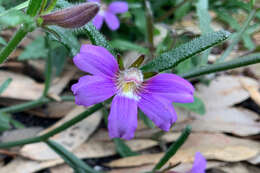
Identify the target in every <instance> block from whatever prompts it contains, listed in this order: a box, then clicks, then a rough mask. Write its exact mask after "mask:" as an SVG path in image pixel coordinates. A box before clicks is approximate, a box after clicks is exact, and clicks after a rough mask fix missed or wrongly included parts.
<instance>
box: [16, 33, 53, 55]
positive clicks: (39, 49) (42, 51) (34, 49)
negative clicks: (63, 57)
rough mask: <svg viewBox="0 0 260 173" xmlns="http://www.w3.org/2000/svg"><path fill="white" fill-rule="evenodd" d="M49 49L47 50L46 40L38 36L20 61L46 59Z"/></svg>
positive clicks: (28, 46)
mask: <svg viewBox="0 0 260 173" xmlns="http://www.w3.org/2000/svg"><path fill="white" fill-rule="evenodd" d="M48 52H49V51H48V49H47V48H46V44H45V38H44V37H43V36H38V37H36V38H35V40H34V41H32V42H31V43H30V44H28V45H27V46H26V48H25V50H24V51H23V52H22V53H21V55H20V56H19V57H18V60H28V59H38V58H46V57H47V56H48Z"/></svg>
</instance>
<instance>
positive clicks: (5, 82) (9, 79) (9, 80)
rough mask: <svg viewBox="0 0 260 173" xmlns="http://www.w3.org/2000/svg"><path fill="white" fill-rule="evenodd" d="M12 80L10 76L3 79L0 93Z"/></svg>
mask: <svg viewBox="0 0 260 173" xmlns="http://www.w3.org/2000/svg"><path fill="white" fill-rule="evenodd" d="M11 82H12V79H11V78H8V79H7V80H6V81H4V83H3V84H1V86H0V94H2V93H3V92H4V91H5V90H6V88H7V87H8V85H9V84H10V83H11Z"/></svg>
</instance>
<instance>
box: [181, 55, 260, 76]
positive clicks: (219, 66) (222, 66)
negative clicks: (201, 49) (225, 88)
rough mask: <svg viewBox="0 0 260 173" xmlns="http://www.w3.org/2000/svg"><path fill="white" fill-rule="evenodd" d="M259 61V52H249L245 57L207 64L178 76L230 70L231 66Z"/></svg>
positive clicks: (236, 66)
mask: <svg viewBox="0 0 260 173" xmlns="http://www.w3.org/2000/svg"><path fill="white" fill-rule="evenodd" d="M256 63H260V53H255V54H251V55H248V56H245V57H239V58H237V59H234V60H231V61H228V62H223V63H216V64H213V65H208V66H205V67H200V68H197V69H195V70H192V71H190V72H188V73H184V74H181V75H180V76H182V77H184V78H192V77H197V76H201V75H205V74H209V73H215V72H219V71H224V70H230V69H233V68H238V67H242V66H247V65H250V64H256Z"/></svg>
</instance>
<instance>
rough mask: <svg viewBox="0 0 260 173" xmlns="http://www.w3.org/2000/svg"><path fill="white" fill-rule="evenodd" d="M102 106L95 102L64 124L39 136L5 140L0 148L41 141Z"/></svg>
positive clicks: (0, 144)
mask: <svg viewBox="0 0 260 173" xmlns="http://www.w3.org/2000/svg"><path fill="white" fill-rule="evenodd" d="M102 107H103V106H102V104H101V103H100V104H96V105H94V106H92V107H91V108H89V109H87V110H86V111H84V112H83V113H81V114H79V115H78V116H76V117H74V118H72V119H71V120H69V121H67V122H65V123H64V124H62V125H60V126H59V127H57V128H55V129H53V130H51V131H49V132H48V133H45V134H43V135H41V136H37V137H33V138H27V139H23V140H19V141H13V142H6V143H0V148H1V149H2V148H11V147H15V146H20V145H25V144H31V143H36V142H42V141H46V140H48V139H49V138H50V137H52V136H54V135H56V134H57V133H60V132H62V131H64V130H66V129H67V128H69V127H71V126H73V125H74V124H76V123H78V122H80V121H81V120H83V119H85V118H86V117H88V116H90V115H91V114H93V113H94V112H96V111H98V110H99V109H101V108H102Z"/></svg>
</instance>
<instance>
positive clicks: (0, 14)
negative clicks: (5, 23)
mask: <svg viewBox="0 0 260 173" xmlns="http://www.w3.org/2000/svg"><path fill="white" fill-rule="evenodd" d="M28 5H29V0H27V1H25V2H23V3H21V4H19V5H17V6H15V7H13V8H10V9H8V10H5V11H4V10H3V11H2V9H1V8H0V12H1V13H0V17H1V16H3V15H5V14H6V13H8V12H9V11H12V10H21V9H23V8H26V7H28Z"/></svg>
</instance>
